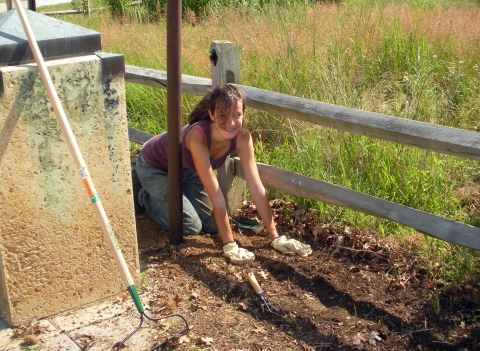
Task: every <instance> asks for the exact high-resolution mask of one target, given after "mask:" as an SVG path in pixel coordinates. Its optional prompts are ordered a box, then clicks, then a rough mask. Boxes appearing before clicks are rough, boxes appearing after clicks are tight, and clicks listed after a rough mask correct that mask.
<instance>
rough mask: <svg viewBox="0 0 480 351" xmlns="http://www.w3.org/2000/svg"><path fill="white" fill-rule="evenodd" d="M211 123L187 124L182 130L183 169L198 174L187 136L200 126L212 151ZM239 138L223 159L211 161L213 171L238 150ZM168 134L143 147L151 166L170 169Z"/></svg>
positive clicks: (150, 141) (234, 140)
mask: <svg viewBox="0 0 480 351" xmlns="http://www.w3.org/2000/svg"><path fill="white" fill-rule="evenodd" d="M210 123H211V122H210V121H208V120H204V121H200V122H197V123H194V124H187V125H185V126H183V128H182V168H184V169H185V168H188V169H190V170H192V171H194V172H196V171H197V170H196V168H195V164H194V163H193V158H192V153H191V152H190V150H188V149H187V147H186V146H185V135H187V132H188V131H189V130H190V129H191V128H192V127H193V126H199V127H201V128H202V129H203V131H204V132H205V136H206V137H207V147H208V150H210V145H211V142H212V135H211V133H210ZM237 137H238V134H237V135H236V136H235V138H233V139H232V141H231V142H230V148H229V149H228V150H227V152H226V153H225V154H224V155H222V156H221V157H219V158H217V159H214V160H210V163H211V165H212V168H213V169H217V168H220V167H221V166H222V165H223V164H224V163H225V160H226V159H227V157H228V155H230V154H231V153H232V152H233V151H234V150H236V148H237ZM167 140H168V138H167V132H164V133H162V134H159V135H156V136H154V137H153V138H151V139H150V140H148V141H147V142H146V143H145V144H143V147H142V151H141V153H142V158H143V160H144V161H145V162H146V163H147V164H148V165H150V166H152V167H155V168H161V169H165V170H166V169H168V143H167Z"/></svg>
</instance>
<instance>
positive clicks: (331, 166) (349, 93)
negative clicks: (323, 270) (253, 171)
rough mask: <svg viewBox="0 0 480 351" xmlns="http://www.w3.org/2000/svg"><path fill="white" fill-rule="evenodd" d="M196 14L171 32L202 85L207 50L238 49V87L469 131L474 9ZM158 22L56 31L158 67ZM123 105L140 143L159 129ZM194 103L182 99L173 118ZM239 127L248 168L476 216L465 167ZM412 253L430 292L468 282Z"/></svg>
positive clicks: (259, 123)
mask: <svg viewBox="0 0 480 351" xmlns="http://www.w3.org/2000/svg"><path fill="white" fill-rule="evenodd" d="M116 1H117V0H116ZM118 1H120V0H118ZM157 3H160V2H157ZM206 3H207V2H205V1H197V2H189V1H186V2H185V4H187V5H188V6H194V5H195V6H198V7H197V8H195V9H193V8H192V9H190V11H191V12H190V14H189V15H188V16H186V18H187V19H188V21H186V22H185V25H184V27H183V37H182V40H183V44H182V47H183V51H182V57H183V73H184V74H189V75H194V76H201V77H209V76H210V63H209V61H208V47H209V45H210V42H211V41H213V40H218V39H225V40H229V41H232V42H234V43H235V44H236V45H237V47H238V49H239V56H240V61H241V62H240V67H241V77H240V78H241V83H242V84H244V85H249V86H254V87H259V88H262V89H266V90H271V91H275V92H279V93H284V94H288V95H293V96H299V97H304V98H307V99H311V100H316V101H322V102H326V103H333V104H337V105H342V106H347V107H352V108H358V109H363V110H368V111H372V112H377V113H384V114H388V115H392V116H397V117H402V118H407V119H413V120H417V121H422V122H428V123H434V124H439V125H444V126H450V127H455V128H462V129H466V130H475V128H478V127H479V122H478V121H479V115H480V107H479V106H478V101H479V100H480V70H479V68H478V62H480V53H479V51H478V45H477V43H478V42H479V40H480V33H479V32H478V31H476V30H475V29H474V28H478V25H477V23H478V22H479V20H480V8H479V6H478V5H479V3H478V1H477V2H475V1H460V0H458V1H453V2H452V1H435V2H433V1H414V0H411V1H410V0H409V1H406V0H404V1H400V0H397V1H395V0H390V1H387V0H384V1H373V0H371V1H370V0H357V1H349V2H348V3H340V4H336V3H322V2H315V3H309V2H303V1H297V2H291V3H290V4H289V6H288V7H284V6H281V5H282V1H273V0H272V1H264V2H262V4H263V6H261V7H260V6H259V5H258V4H259V3H260V2H258V1H257V2H256V1H240V0H238V1H221V0H217V1H211V2H208V6H207V4H206ZM122 4H123V3H121V4H118V5H116V6H118V7H120V8H121V6H123V5H122ZM452 4H455V6H452ZM207 7H208V9H207ZM159 13H161V11H160V12H159ZM157 17H158V18H157V19H156V21H157V22H155V23H145V21H142V22H143V24H141V23H139V22H136V21H135V20H134V18H133V19H130V20H129V21H127V19H122V21H121V22H119V21H115V20H112V19H111V18H110V17H108V16H107V15H106V14H105V13H104V14H100V13H99V14H94V15H92V16H90V17H88V18H87V17H84V16H75V17H68V18H66V20H69V21H70V20H72V19H74V20H75V21H77V22H78V24H79V25H83V26H85V27H89V28H92V29H95V30H99V31H101V33H102V39H103V45H104V47H103V50H104V51H109V52H118V53H123V54H124V55H125V59H126V62H127V64H131V65H136V66H143V67H148V68H156V69H161V70H166V59H165V58H166V45H165V42H166V24H165V18H164V17H162V16H157ZM256 33H258V34H256ZM126 97H127V109H128V118H129V124H130V125H131V126H132V127H135V128H138V129H141V130H144V131H147V132H149V133H152V134H156V133H159V132H162V131H164V130H165V129H166V93H165V91H163V90H160V89H155V88H151V87H144V86H139V85H135V84H127V86H126ZM196 101H198V97H190V96H185V97H184V99H183V110H184V112H183V116H182V117H183V118H185V117H186V115H187V114H188V112H189V111H190V110H191V109H192V107H193V105H194V104H195V103H196ZM246 117H247V119H248V125H247V127H248V129H249V130H250V131H251V133H252V136H253V138H254V143H255V147H256V158H257V161H258V162H262V163H267V164H272V165H275V166H278V167H280V168H284V169H287V170H290V171H292V172H296V173H300V174H302V175H305V176H309V177H313V178H317V179H322V180H325V181H328V182H331V183H334V184H338V185H341V186H345V187H348V188H351V189H353V190H357V191H361V192H363V193H367V194H369V195H373V196H376V197H380V198H383V199H386V200H389V201H394V202H397V203H400V204H404V205H406V206H410V207H413V208H416V209H419V210H423V211H426V212H429V213H433V214H437V215H441V216H443V217H447V218H450V219H453V220H457V221H462V222H466V223H471V224H474V225H478V222H479V219H478V218H475V217H474V216H473V215H472V214H473V213H474V211H472V213H467V212H466V211H465V210H464V208H463V206H462V201H460V200H461V199H460V200H459V199H457V197H456V195H455V193H456V191H458V189H462V188H465V187H469V186H476V187H478V184H479V179H478V162H476V161H471V160H465V159H461V158H457V157H453V156H447V155H442V154H438V153H434V152H431V151H425V150H420V149H417V148H414V147H410V146H405V145H399V144H395V143H391V142H385V141H382V140H380V139H375V138H369V137H364V136H360V135H352V134H348V133H342V132H338V131H336V130H333V129H328V128H323V127H318V126H312V125H309V124H307V123H303V122H298V121H294V120H288V119H286V118H284V117H283V116H277V115H272V114H268V113H265V112H263V111H256V110H253V109H248V110H247V114H246ZM271 195H273V196H275V194H273V193H272V192H271ZM287 200H291V201H298V202H299V204H300V206H303V207H306V208H314V209H316V210H317V213H318V216H319V217H320V218H322V220H323V221H324V222H335V223H336V224H340V225H342V224H345V223H349V224H350V225H352V226H355V227H358V228H359V229H373V230H375V231H377V232H378V233H380V234H381V235H384V236H393V235H395V238H396V240H397V241H401V242H405V243H408V242H409V237H415V238H418V233H415V232H414V231H413V230H412V229H410V228H407V227H403V226H401V225H398V224H397V223H394V222H389V221H386V220H384V219H380V218H375V217H372V216H368V215H365V214H362V213H358V212H354V211H351V210H348V209H345V208H340V207H338V206H331V205H327V204H324V203H318V202H312V201H309V200H305V199H296V198H288V197H287ZM412 245H413V244H412ZM414 246H415V247H414V249H415V250H419V251H421V253H422V254H423V255H424V256H425V257H427V258H428V260H429V261H431V262H437V263H438V265H435V266H434V265H432V266H430V267H428V272H429V274H430V276H431V277H432V279H436V280H437V281H452V280H453V281H454V280H459V279H462V277H463V278H465V277H469V276H473V275H475V274H478V272H479V271H480V258H479V257H478V252H474V251H472V250H467V249H464V248H461V247H458V246H455V245H451V244H448V243H444V242H439V241H438V240H435V239H431V238H428V237H424V238H423V239H422V240H421V241H418V240H417V239H415V244H414Z"/></svg>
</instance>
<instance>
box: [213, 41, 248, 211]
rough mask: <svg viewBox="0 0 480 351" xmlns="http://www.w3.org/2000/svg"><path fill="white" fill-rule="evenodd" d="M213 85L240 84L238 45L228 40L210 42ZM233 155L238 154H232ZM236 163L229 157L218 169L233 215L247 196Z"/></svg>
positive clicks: (228, 209)
mask: <svg viewBox="0 0 480 351" xmlns="http://www.w3.org/2000/svg"><path fill="white" fill-rule="evenodd" d="M210 61H211V72H212V87H216V86H218V85H221V84H225V83H233V84H240V65H239V59H238V50H237V46H236V45H235V44H234V43H232V42H229V41H226V40H216V41H213V42H212V43H211V44H210ZM232 156H236V155H234V154H232ZM234 166H235V163H234V162H230V158H228V157H227V160H226V161H225V164H224V165H223V166H222V167H220V168H219V169H218V170H217V178H218V183H219V185H220V189H221V190H222V193H223V196H224V197H225V201H226V203H227V211H228V213H229V214H230V215H231V214H232V213H233V212H234V211H236V210H237V209H238V208H239V207H240V205H241V203H242V201H243V198H244V197H245V181H244V180H242V179H240V178H238V177H235V167H234Z"/></svg>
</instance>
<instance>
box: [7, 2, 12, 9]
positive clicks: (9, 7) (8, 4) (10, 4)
mask: <svg viewBox="0 0 480 351" xmlns="http://www.w3.org/2000/svg"><path fill="white" fill-rule="evenodd" d="M11 9H12V0H7V11H10V10H11Z"/></svg>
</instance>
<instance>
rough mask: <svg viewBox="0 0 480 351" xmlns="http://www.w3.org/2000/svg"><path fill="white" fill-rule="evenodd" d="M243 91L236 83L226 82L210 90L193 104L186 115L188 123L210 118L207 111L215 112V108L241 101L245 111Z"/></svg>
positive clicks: (226, 106) (224, 107) (223, 107)
mask: <svg viewBox="0 0 480 351" xmlns="http://www.w3.org/2000/svg"><path fill="white" fill-rule="evenodd" d="M245 99H246V98H245V93H244V92H243V91H242V90H241V89H240V88H238V87H237V86H236V85H233V84H230V83H227V84H223V85H219V86H217V87H216V88H215V89H213V90H210V91H209V92H208V93H207V94H206V95H205V96H204V97H203V98H202V100H200V102H199V103H198V104H197V105H196V106H195V108H194V109H193V111H192V112H191V113H190V115H189V116H188V124H194V123H196V122H199V121H203V120H205V119H208V120H210V116H209V115H208V111H209V110H210V111H211V113H212V114H215V110H216V109H219V110H222V109H226V108H229V107H230V106H231V105H232V104H233V103H236V102H237V101H240V100H241V101H242V105H243V112H245Z"/></svg>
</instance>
